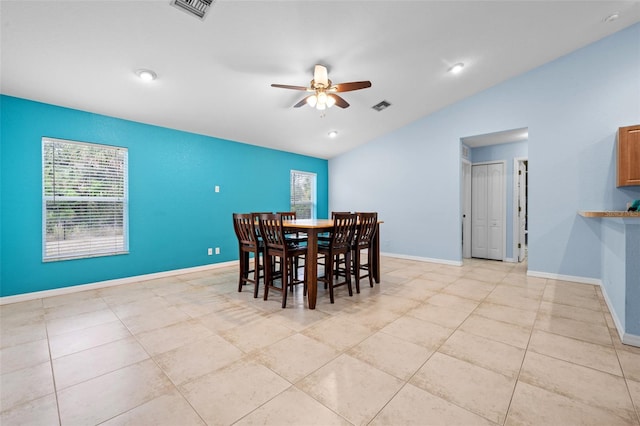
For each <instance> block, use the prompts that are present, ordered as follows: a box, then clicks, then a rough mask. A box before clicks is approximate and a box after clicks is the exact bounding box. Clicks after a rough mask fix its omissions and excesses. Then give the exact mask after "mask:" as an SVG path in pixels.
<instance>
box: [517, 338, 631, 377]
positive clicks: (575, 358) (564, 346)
mask: <svg viewBox="0 0 640 426" xmlns="http://www.w3.org/2000/svg"><path fill="white" fill-rule="evenodd" d="M528 350H530V351H533V352H537V353H539V354H543V355H548V356H550V357H553V358H558V359H561V360H564V361H568V362H572V363H574V364H580V365H582V366H585V367H590V368H593V369H596V370H600V371H604V372H605V373H609V374H615V375H617V376H622V370H620V363H619V362H618V357H617V356H616V351H615V350H614V349H613V347H612V346H603V345H597V344H595V343H589V342H585V341H582V340H577V339H573V338H570V337H564V336H560V335H558V334H552V333H547V332H546V331H542V330H534V331H533V334H532V335H531V341H530V342H529V348H528Z"/></svg>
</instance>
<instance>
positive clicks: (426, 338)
mask: <svg viewBox="0 0 640 426" xmlns="http://www.w3.org/2000/svg"><path fill="white" fill-rule="evenodd" d="M381 331H382V332H384V333H387V334H390V335H392V336H395V337H398V338H400V339H403V340H406V341H408V342H411V343H415V344H416V345H420V346H423V347H425V348H427V349H430V350H434V351H435V350H437V349H438V348H439V347H440V345H442V344H443V343H444V342H445V340H447V339H448V338H449V336H451V334H452V333H453V329H450V328H447V327H442V326H441V325H437V324H433V323H430V322H428V321H423V320H420V319H418V318H414V317H410V316H403V317H401V318H399V319H398V320H396V321H394V322H392V323H391V324H389V325H388V326H386V327H385V328H383V329H382V330H381Z"/></svg>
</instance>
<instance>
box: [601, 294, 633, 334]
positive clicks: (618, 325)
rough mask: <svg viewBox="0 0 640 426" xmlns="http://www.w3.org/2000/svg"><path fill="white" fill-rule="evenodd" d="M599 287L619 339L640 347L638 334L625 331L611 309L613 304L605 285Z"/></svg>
mask: <svg viewBox="0 0 640 426" xmlns="http://www.w3.org/2000/svg"><path fill="white" fill-rule="evenodd" d="M600 288H601V289H602V295H603V296H604V301H605V303H606V304H607V307H608V308H609V313H610V314H611V317H612V318H613V323H614V325H615V326H616V331H617V332H618V336H620V340H621V341H622V343H624V344H625V345H631V346H637V347H640V336H637V335H635V334H630V333H625V331H624V328H623V327H622V323H621V322H620V318H618V314H617V313H616V311H615V310H614V309H613V304H612V303H611V299H609V295H608V294H607V288H606V287H605V286H601V287H600Z"/></svg>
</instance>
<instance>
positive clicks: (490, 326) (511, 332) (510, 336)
mask: <svg viewBox="0 0 640 426" xmlns="http://www.w3.org/2000/svg"><path fill="white" fill-rule="evenodd" d="M460 330H463V331H466V332H468V333H471V334H475V335H476V336H482V337H486V338H487V339H491V340H495V341H497V342H502V343H506V344H507V345H511V346H515V347H518V348H521V349H525V348H526V347H527V344H528V343H529V336H530V335H531V330H530V329H527V328H524V327H520V326H519V325H515V324H510V323H507V322H502V321H496V320H493V319H490V318H485V317H482V316H480V315H475V314H472V315H470V316H469V318H467V320H466V321H465V322H464V323H462V325H461V326H460Z"/></svg>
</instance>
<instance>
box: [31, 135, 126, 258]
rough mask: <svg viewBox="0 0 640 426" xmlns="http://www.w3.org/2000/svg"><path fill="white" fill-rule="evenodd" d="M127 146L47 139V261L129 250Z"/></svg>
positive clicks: (44, 160)
mask: <svg viewBox="0 0 640 426" xmlns="http://www.w3.org/2000/svg"><path fill="white" fill-rule="evenodd" d="M127 156H128V151H127V149H126V148H119V147H112V146H106V145H97V144H91V143H84V142H73V141H63V140H58V139H50V138H43V140H42V176H43V179H42V210H43V211H42V217H43V221H42V222H43V232H42V233H43V238H42V240H43V250H42V251H43V256H42V257H43V260H44V261H51V260H62V259H73V258H81V257H94V256H106V255H113V254H121V253H126V252H127V251H128V238H127V237H128V229H127V225H128V224H127V216H128V190H127Z"/></svg>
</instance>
